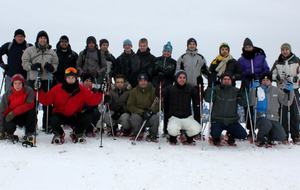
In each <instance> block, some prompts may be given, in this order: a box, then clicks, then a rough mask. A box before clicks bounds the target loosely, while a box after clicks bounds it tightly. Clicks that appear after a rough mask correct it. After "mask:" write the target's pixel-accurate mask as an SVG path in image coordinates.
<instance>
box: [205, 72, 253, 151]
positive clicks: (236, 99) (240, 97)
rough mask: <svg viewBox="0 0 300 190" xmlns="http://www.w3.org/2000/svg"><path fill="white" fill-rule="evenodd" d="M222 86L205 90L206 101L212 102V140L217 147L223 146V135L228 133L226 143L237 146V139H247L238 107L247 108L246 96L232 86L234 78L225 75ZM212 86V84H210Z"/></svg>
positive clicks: (222, 78)
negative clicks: (225, 132)
mask: <svg viewBox="0 0 300 190" xmlns="http://www.w3.org/2000/svg"><path fill="white" fill-rule="evenodd" d="M220 80H221V81H220V84H219V85H216V86H214V87H213V88H212V86H210V85H209V86H208V88H207V89H206V90H205V96H204V99H205V101H206V102H211V101H212V105H213V106H212V111H211V132H210V135H211V138H212V142H213V144H214V145H216V146H221V145H222V139H221V135H222V132H223V131H224V130H226V131H227V138H228V139H227V140H226V143H227V144H228V145H230V146H234V145H235V139H245V138H246V137H247V132H246V130H245V129H244V128H243V127H242V126H241V124H240V123H239V122H238V121H239V115H238V105H241V106H245V104H246V99H245V95H244V93H243V92H242V91H240V90H239V89H238V88H236V87H234V86H232V81H233V79H232V76H231V75H230V74H228V73H223V74H222V75H221V76H220ZM209 84H211V82H209ZM212 91H213V92H212Z"/></svg>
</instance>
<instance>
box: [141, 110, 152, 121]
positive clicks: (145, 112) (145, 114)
mask: <svg viewBox="0 0 300 190" xmlns="http://www.w3.org/2000/svg"><path fill="white" fill-rule="evenodd" d="M152 115H153V112H152V111H149V110H148V111H144V113H143V116H142V117H143V120H144V121H145V120H148V119H150V117H151V116H152Z"/></svg>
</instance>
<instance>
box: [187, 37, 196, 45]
mask: <svg viewBox="0 0 300 190" xmlns="http://www.w3.org/2000/svg"><path fill="white" fill-rule="evenodd" d="M192 42H194V43H195V44H196V45H197V41H196V40H195V38H190V39H188V40H187V44H186V45H189V44H190V43H192Z"/></svg>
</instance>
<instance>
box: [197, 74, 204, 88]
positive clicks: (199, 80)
mask: <svg viewBox="0 0 300 190" xmlns="http://www.w3.org/2000/svg"><path fill="white" fill-rule="evenodd" d="M197 84H198V86H199V85H201V86H202V85H203V77H202V76H201V75H199V76H198V77H197Z"/></svg>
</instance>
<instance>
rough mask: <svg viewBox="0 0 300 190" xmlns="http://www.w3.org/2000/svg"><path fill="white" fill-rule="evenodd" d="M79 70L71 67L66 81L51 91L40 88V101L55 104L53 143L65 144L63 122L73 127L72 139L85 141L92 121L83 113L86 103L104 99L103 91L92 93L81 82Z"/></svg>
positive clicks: (94, 102)
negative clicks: (85, 135) (79, 80)
mask: <svg viewBox="0 0 300 190" xmlns="http://www.w3.org/2000/svg"><path fill="white" fill-rule="evenodd" d="M77 74H78V73H77V70H76V69H75V68H73V67H69V68H67V69H66V71H65V81H64V82H63V83H60V84H57V85H56V86H54V87H53V88H52V89H51V90H50V91H49V92H47V93H45V92H44V91H43V90H39V92H38V93H39V101H40V102H41V103H42V104H43V105H53V113H52V115H51V117H50V126H52V128H53V133H54V137H53V139H52V143H55V144H63V143H64V141H65V140H64V137H65V133H64V130H63V128H62V127H61V125H62V124H70V125H71V126H72V128H73V134H71V138H72V141H73V142H74V143H76V142H85V138H84V135H83V134H84V132H85V130H86V128H87V127H88V125H89V124H90V123H91V120H90V119H91V117H89V116H88V114H86V113H82V110H83V108H84V106H85V105H88V106H97V105H98V104H99V103H100V102H101V100H102V93H99V92H96V93H92V92H91V91H90V90H88V89H87V88H85V87H83V86H82V85H80V84H79V82H78V80H77V77H78V75H77Z"/></svg>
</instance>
